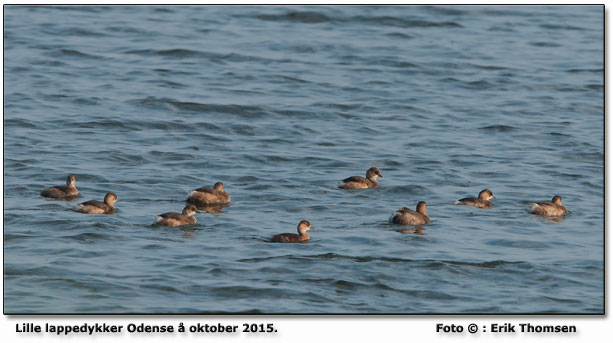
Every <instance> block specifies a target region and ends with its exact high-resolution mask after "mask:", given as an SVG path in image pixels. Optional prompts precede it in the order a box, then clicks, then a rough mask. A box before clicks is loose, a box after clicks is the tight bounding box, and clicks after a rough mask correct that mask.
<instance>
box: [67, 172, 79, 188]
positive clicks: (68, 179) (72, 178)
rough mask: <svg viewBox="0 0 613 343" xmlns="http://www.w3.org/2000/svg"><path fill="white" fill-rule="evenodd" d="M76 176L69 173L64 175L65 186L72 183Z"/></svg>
mask: <svg viewBox="0 0 613 343" xmlns="http://www.w3.org/2000/svg"><path fill="white" fill-rule="evenodd" d="M75 181H77V178H76V177H74V175H72V174H70V175H68V176H66V186H70V185H74V184H75Z"/></svg>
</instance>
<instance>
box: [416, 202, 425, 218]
mask: <svg viewBox="0 0 613 343" xmlns="http://www.w3.org/2000/svg"><path fill="white" fill-rule="evenodd" d="M417 212H418V213H421V214H423V215H426V202H425V201H420V202H418V203H417Z"/></svg>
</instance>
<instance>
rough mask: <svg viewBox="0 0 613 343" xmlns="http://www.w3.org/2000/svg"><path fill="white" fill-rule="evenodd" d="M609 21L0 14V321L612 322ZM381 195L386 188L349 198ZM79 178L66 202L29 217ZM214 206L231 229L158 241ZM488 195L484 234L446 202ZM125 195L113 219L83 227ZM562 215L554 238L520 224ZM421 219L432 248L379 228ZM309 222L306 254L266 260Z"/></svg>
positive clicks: (33, 10)
mask: <svg viewBox="0 0 613 343" xmlns="http://www.w3.org/2000/svg"><path fill="white" fill-rule="evenodd" d="M603 25H604V24H603V7H602V6H387V7H374V6H340V7H339V6H330V7H326V6H312V7H310V6H293V7H279V6H231V7H228V6H210V7H208V6H196V7H193V6H180V7H154V6H124V7H104V6H102V7H96V6H91V7H83V6H42V7H41V6H29V7H20V6H6V7H5V8H4V30H5V31H4V301H5V302H4V306H5V307H4V310H5V313H194V312H207V313H211V312H213V313H219V312H230V313H372V314H376V313H601V312H602V311H603V309H604V298H603V295H604V294H603V292H604V289H603V282H604V266H603V255H604V250H603V244H604V242H603V235H604V184H603V181H604V114H603V97H604V95H603V91H604V83H603V75H604V64H603ZM372 166H376V167H378V168H380V169H381V173H382V174H383V178H382V179H380V186H379V187H377V188H373V189H365V190H354V191H346V190H341V189H338V188H337V183H338V181H339V180H341V179H343V178H345V177H348V176H351V175H362V176H363V175H364V173H365V171H366V170H367V169H368V168H369V167H372ZM68 174H74V175H76V178H77V181H76V185H77V187H78V189H79V191H80V192H81V195H80V197H79V198H78V199H77V201H76V202H71V201H56V200H49V199H47V198H43V197H41V196H40V195H39V193H40V191H41V190H42V189H44V188H46V187H49V186H53V185H61V184H63V182H64V180H65V178H66V175H68ZM217 181H222V182H223V183H224V186H225V188H226V190H228V192H229V193H230V194H231V196H232V202H231V204H230V206H229V207H225V208H223V209H222V210H221V211H219V212H209V213H202V214H197V215H196V216H197V218H198V223H196V224H194V225H190V226H185V227H181V228H176V227H175V228H169V227H161V226H156V225H153V220H154V217H155V215H157V214H160V213H164V212H170V211H177V212H180V211H181V209H182V208H183V206H184V199H185V197H186V195H187V193H188V191H189V190H191V189H194V188H197V187H201V186H209V187H210V186H212V185H213V184H214V183H215V182H217ZM483 188H489V189H491V190H492V191H493V193H494V195H496V199H494V200H493V201H494V207H493V208H492V209H489V210H483V209H478V208H474V207H466V206H454V205H453V202H454V200H457V199H460V198H464V197H467V196H476V195H477V193H478V192H479V191H480V190H481V189H483ZM109 191H113V192H115V193H117V195H118V198H119V202H117V204H116V205H117V207H118V209H117V211H116V212H115V213H114V214H113V215H83V214H80V213H77V212H75V211H74V209H75V207H76V204H77V203H78V202H82V201H86V200H92V199H95V200H102V198H103V197H104V194H105V193H106V192H109ZM556 194H559V195H561V196H562V198H563V204H564V205H565V206H566V207H567V208H568V209H569V211H570V213H569V215H567V216H566V217H565V218H564V219H563V220H561V221H551V220H547V219H546V218H542V217H538V216H534V215H531V214H529V213H528V212H527V208H528V206H529V204H530V203H531V202H533V201H549V200H550V199H551V198H552V197H553V196H554V195H556ZM418 201H426V202H427V204H428V213H429V215H430V217H431V222H430V224H427V225H424V226H422V227H421V228H414V227H405V226H397V225H392V224H389V223H388V218H389V216H390V215H391V214H392V213H393V212H394V211H395V210H397V209H398V208H400V207H409V208H414V207H415V204H416V203H417V202H418ZM302 219H307V220H309V221H310V222H311V224H312V225H313V226H314V227H315V228H316V230H315V231H312V233H311V240H310V241H309V242H308V243H305V244H274V243H269V242H268V239H269V238H270V237H271V236H272V235H275V234H279V233H283V232H295V230H296V225H297V224H298V222H299V221H300V220H302Z"/></svg>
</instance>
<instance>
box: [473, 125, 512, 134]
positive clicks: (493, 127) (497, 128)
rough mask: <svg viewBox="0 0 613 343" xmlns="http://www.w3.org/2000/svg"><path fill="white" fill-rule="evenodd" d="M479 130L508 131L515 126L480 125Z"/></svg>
mask: <svg viewBox="0 0 613 343" xmlns="http://www.w3.org/2000/svg"><path fill="white" fill-rule="evenodd" d="M479 130H485V131H496V132H507V131H513V130H515V128H514V127H513V126H508V125H489V126H483V127H480V128H479Z"/></svg>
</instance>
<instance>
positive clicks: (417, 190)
mask: <svg viewBox="0 0 613 343" xmlns="http://www.w3.org/2000/svg"><path fill="white" fill-rule="evenodd" d="M385 188H386V191H387V192H389V193H392V194H429V193H430V190H429V189H428V188H426V187H423V186H419V185H404V186H395V187H385Z"/></svg>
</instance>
